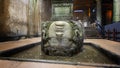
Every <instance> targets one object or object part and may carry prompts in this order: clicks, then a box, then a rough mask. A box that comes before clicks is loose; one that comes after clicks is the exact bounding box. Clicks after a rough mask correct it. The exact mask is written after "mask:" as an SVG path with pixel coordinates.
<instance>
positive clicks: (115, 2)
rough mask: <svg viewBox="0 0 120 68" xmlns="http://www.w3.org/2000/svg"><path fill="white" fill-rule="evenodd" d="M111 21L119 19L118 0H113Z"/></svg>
mask: <svg viewBox="0 0 120 68" xmlns="http://www.w3.org/2000/svg"><path fill="white" fill-rule="evenodd" d="M113 7H114V8H113V21H114V22H117V21H120V0H113Z"/></svg>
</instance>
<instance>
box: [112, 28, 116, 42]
mask: <svg viewBox="0 0 120 68" xmlns="http://www.w3.org/2000/svg"><path fill="white" fill-rule="evenodd" d="M112 33H113V40H114V41H115V40H116V30H115V28H114V29H113V32H112Z"/></svg>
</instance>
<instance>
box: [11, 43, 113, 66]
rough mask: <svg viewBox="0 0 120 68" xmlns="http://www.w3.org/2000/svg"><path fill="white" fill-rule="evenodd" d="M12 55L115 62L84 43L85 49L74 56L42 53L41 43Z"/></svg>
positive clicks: (46, 58) (15, 56)
mask: <svg viewBox="0 0 120 68" xmlns="http://www.w3.org/2000/svg"><path fill="white" fill-rule="evenodd" d="M11 57H14V58H24V59H45V60H57V61H70V62H87V63H102V64H114V62H112V61H111V60H110V59H108V58H107V57H106V56H105V55H103V54H102V53H101V52H99V51H98V50H97V49H95V48H93V47H92V46H90V45H84V47H83V51H82V52H80V53H79V54H77V55H74V56H72V57H63V56H48V55H42V52H41V46H40V45H38V46H35V47H32V48H30V49H27V50H24V51H22V52H19V53H17V54H15V55H12V56H11Z"/></svg>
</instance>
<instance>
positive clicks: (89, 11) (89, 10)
mask: <svg viewBox="0 0 120 68" xmlns="http://www.w3.org/2000/svg"><path fill="white" fill-rule="evenodd" d="M90 15H91V14H90V8H89V10H88V16H89V17H90Z"/></svg>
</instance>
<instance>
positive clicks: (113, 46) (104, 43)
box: [84, 39, 120, 56]
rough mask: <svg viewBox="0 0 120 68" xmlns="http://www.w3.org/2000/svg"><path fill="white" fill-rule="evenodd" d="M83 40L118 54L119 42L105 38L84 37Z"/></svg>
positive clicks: (119, 53)
mask: <svg viewBox="0 0 120 68" xmlns="http://www.w3.org/2000/svg"><path fill="white" fill-rule="evenodd" d="M84 42H85V43H92V44H95V45H97V46H99V47H101V48H103V49H105V50H107V51H109V52H111V53H113V54H115V55H118V56H120V42H115V41H110V40H106V39H85V40H84Z"/></svg>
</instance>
